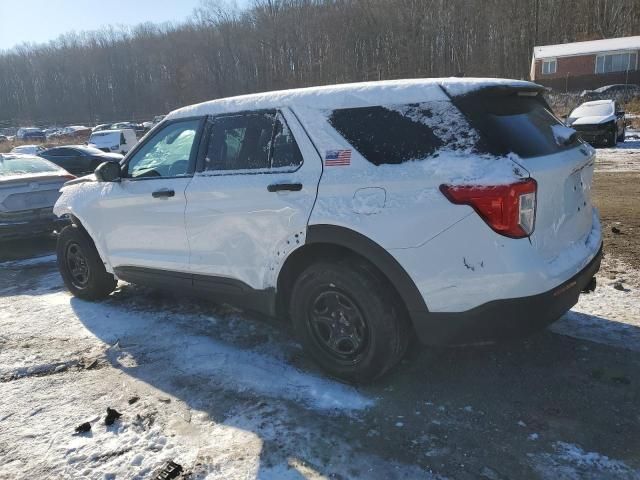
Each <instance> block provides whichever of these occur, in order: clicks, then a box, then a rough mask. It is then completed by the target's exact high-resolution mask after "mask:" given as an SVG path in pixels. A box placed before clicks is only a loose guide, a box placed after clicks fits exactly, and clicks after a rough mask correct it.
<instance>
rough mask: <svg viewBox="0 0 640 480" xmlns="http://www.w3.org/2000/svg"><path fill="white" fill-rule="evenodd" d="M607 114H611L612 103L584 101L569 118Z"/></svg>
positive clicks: (603, 115)
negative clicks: (589, 102)
mask: <svg viewBox="0 0 640 480" xmlns="http://www.w3.org/2000/svg"><path fill="white" fill-rule="evenodd" d="M608 115H613V103H611V102H607V103H592V104H588V103H584V104H582V105H580V106H579V107H578V108H576V109H575V110H574V111H573V112H571V115H569V116H570V117H571V118H580V117H606V116H608Z"/></svg>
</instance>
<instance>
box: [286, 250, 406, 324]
mask: <svg viewBox="0 0 640 480" xmlns="http://www.w3.org/2000/svg"><path fill="white" fill-rule="evenodd" d="M320 260H322V261H327V260H329V261H335V262H340V261H346V260H351V261H354V262H357V263H359V264H361V265H362V266H364V267H365V268H366V269H367V270H369V271H370V272H372V273H373V274H374V275H376V276H377V277H379V278H380V279H381V280H382V281H383V282H386V283H387V285H388V286H389V288H390V291H391V292H392V294H393V296H394V297H395V299H396V302H397V304H398V306H399V308H402V310H403V312H402V314H403V316H405V318H408V311H407V306H406V304H405V302H404V301H403V300H402V297H401V296H400V294H399V292H398V291H397V289H396V287H395V285H393V283H392V282H391V280H390V279H389V278H388V277H387V275H385V274H384V273H383V272H382V271H381V270H380V269H379V268H378V267H376V266H375V265H374V264H373V263H372V262H370V261H369V260H368V259H367V258H366V257H364V256H363V255H360V254H358V253H357V252H355V251H353V250H351V249H349V248H347V247H344V246H341V245H335V244H331V243H312V244H307V245H304V246H302V247H301V248H299V249H297V250H295V251H294V252H293V253H292V254H291V255H290V256H289V257H288V258H287V260H286V261H285V264H284V265H283V267H282V269H281V270H280V274H279V276H278V284H277V289H276V291H277V297H276V313H277V315H278V317H280V318H286V319H289V300H290V298H291V292H292V290H293V285H294V284H295V281H296V279H297V278H298V276H300V274H301V273H302V272H303V271H304V270H305V269H306V268H307V267H308V266H310V265H312V264H313V263H315V262H317V261H320Z"/></svg>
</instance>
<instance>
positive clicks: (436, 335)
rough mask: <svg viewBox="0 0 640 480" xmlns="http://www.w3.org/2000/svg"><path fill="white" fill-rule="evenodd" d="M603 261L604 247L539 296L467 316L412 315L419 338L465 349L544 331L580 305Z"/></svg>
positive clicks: (505, 302) (502, 302)
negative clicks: (579, 267)
mask: <svg viewBox="0 0 640 480" xmlns="http://www.w3.org/2000/svg"><path fill="white" fill-rule="evenodd" d="M601 259H602V245H600V249H599V250H598V253H597V254H596V255H595V257H594V258H593V259H592V260H591V262H590V263H589V264H588V265H587V266H586V267H584V268H583V269H582V270H581V271H580V272H579V273H577V274H576V275H575V276H573V277H572V278H570V279H569V280H567V281H566V282H564V283H562V284H560V285H558V286H557V287H555V288H553V289H551V290H549V291H547V292H544V293H540V294H537V295H532V296H528V297H520V298H510V299H506V300H493V301H491V302H488V303H485V304H483V305H480V306H478V307H475V308H473V309H471V310H467V311H464V312H454V313H449V312H447V313H440V312H422V313H417V312H412V314H413V315H412V318H413V319H414V322H413V324H414V327H415V329H416V333H417V334H418V338H419V339H420V341H421V342H422V343H424V344H428V345H461V344H469V343H482V342H495V341H500V340H505V339H509V338H517V337H521V336H526V335H528V334H531V333H533V332H535V331H538V330H542V329H543V328H544V327H546V326H547V325H549V324H551V323H553V322H555V321H556V320H557V319H558V318H560V317H561V316H562V315H563V314H564V313H565V312H567V311H568V310H569V309H571V307H573V306H574V305H575V304H576V303H577V302H578V297H579V295H580V292H581V291H582V290H583V289H584V288H585V287H586V286H587V285H588V284H589V282H590V281H591V279H592V278H593V276H594V275H595V274H596V272H597V271H598V270H599V269H600V261H601Z"/></svg>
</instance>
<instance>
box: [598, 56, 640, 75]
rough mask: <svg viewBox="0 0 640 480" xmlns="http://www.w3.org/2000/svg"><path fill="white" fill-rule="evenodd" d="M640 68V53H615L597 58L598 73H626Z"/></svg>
mask: <svg viewBox="0 0 640 480" xmlns="http://www.w3.org/2000/svg"><path fill="white" fill-rule="evenodd" d="M637 68H638V53H637V52H627V53H614V54H611V55H598V56H597V57H596V73H611V72H626V71H627V70H636V69H637Z"/></svg>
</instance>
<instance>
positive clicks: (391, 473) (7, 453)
mask: <svg viewBox="0 0 640 480" xmlns="http://www.w3.org/2000/svg"><path fill="white" fill-rule="evenodd" d="M0 271H1V272H2V275H0V398H1V399H2V401H1V402H0V479H13V478H71V479H76V478H77V479H79V478H83V479H85V478H87V479H94V478H95V479H115V478H118V479H120V478H135V479H143V478H151V476H152V473H154V472H156V471H157V470H158V468H159V467H161V466H162V465H163V463H164V462H166V461H168V460H175V461H176V462H178V463H179V464H181V465H183V466H184V467H185V469H186V470H188V471H189V472H191V474H192V475H191V477H189V478H192V479H205V478H208V479H231V480H234V479H254V478H257V479H267V480H269V479H273V480H281V479H283V480H287V479H292V480H293V479H296V480H297V479H300V478H311V479H320V478H363V479H387V478H408V479H413V478H421V479H422V478H424V479H439V478H442V477H440V476H438V475H435V474H432V473H431V472H430V471H427V470H424V469H422V468H420V467H418V466H415V465H407V464H400V463H397V462H395V461H393V460H388V459H384V458H381V457H379V456H376V455H373V454H369V453H367V452H366V450H365V451H363V450H362V449H361V448H360V447H359V446H358V445H352V444H347V443H345V441H344V440H343V439H341V438H339V436H338V435H336V434H335V431H333V433H332V430H331V428H334V427H331V426H329V425H330V423H331V419H335V420H336V422H337V424H338V425H344V424H346V423H350V422H355V423H358V422H360V421H361V417H360V416H361V415H363V414H364V413H365V412H367V411H368V410H371V409H375V408H376V404H377V402H378V399H374V398H370V397H369V396H367V395H366V394H364V393H362V392H361V391H359V390H358V389H356V388H353V387H350V386H347V385H344V384H341V383H337V382H334V381H332V380H329V379H327V378H326V377H323V376H322V375H321V374H320V373H318V372H316V371H313V370H311V371H310V368H311V369H312V367H309V366H308V365H304V364H303V363H301V360H300V358H301V351H300V349H299V347H298V345H297V344H295V343H294V342H292V341H291V340H290V339H289V337H288V336H287V335H285V334H284V333H282V332H281V329H279V328H273V327H271V326H270V325H268V324H266V323H264V322H259V323H258V322H251V321H247V319H246V318H245V317H243V314H241V313H239V312H237V311H234V310H232V309H229V308H228V307H213V308H212V306H211V305H207V306H203V305H202V304H200V303H198V302H190V301H180V300H176V299H172V298H166V297H165V296H164V295H162V294H158V293H154V292H151V291H149V290H146V289H143V288H139V287H135V286H131V285H126V284H123V285H121V288H120V289H119V291H117V292H116V293H115V294H114V295H113V296H112V298H111V299H109V300H107V301H104V302H100V303H89V302H84V301H81V300H78V299H75V298H72V297H71V296H70V295H69V294H68V293H67V292H66V291H64V290H63V288H62V281H61V279H60V277H59V274H58V273H57V271H56V267H55V257H54V256H45V257H36V258H33V259H28V260H20V261H10V262H4V263H0ZM611 272H617V273H614V277H615V278H609V276H611V274H612V273H611ZM605 273H606V275H605ZM27 274H28V275H27ZM616 281H622V282H623V285H624V286H625V291H620V290H616V289H614V288H613V284H614V283H615V282H616ZM639 291H640V274H639V272H637V271H634V270H633V269H631V268H628V267H627V266H624V265H621V264H619V263H617V262H615V261H614V260H611V259H605V262H604V264H603V274H602V275H599V286H598V290H596V292H595V293H592V294H589V295H583V296H582V297H581V300H580V302H579V303H578V305H577V306H576V307H575V308H574V310H572V311H571V312H569V313H568V314H567V315H566V316H565V317H564V318H563V319H562V320H560V321H559V322H557V323H556V324H555V325H554V326H553V327H552V330H553V331H554V332H556V333H559V334H562V335H569V336H572V337H576V338H581V339H587V340H591V341H594V342H599V343H605V344H609V345H612V346H615V347H620V348H626V349H631V350H635V351H640V334H638V333H637V332H638V331H640V329H639V328H638V327H640V295H639V293H638V292H639ZM150 299H151V301H150ZM136 398H137V401H135V402H133V403H130V401H132V400H133V399H136ZM107 407H112V408H116V409H117V410H118V411H120V412H121V413H122V414H123V416H122V418H121V419H120V420H118V421H116V423H115V424H114V425H112V426H106V425H104V422H103V419H104V415H105V410H106V408H107ZM465 411H469V412H472V411H473V409H472V408H471V407H469V408H468V409H467V410H465ZM85 421H89V422H91V424H92V429H91V432H88V433H85V434H75V435H74V434H73V430H74V428H75V427H76V426H77V425H79V424H80V423H83V422H85ZM404 422H405V420H402V421H397V423H396V427H398V425H399V424H404ZM311 425H313V427H311ZM339 428H341V427H339ZM398 428H399V427H398ZM318 432H322V435H321V438H320V439H319V438H318ZM528 438H529V439H530V441H531V443H532V445H533V444H535V447H533V446H532V449H533V448H535V449H536V450H533V453H530V455H529V458H528V460H527V461H528V462H529V463H530V465H531V468H533V469H534V471H535V472H536V473H537V474H538V475H539V477H540V478H544V479H554V480H555V479H570V480H573V479H578V478H580V479H582V478H586V479H596V478H614V479H617V478H631V479H634V478H640V473H639V472H638V471H636V470H633V469H632V468H631V467H629V466H628V465H626V464H625V463H623V462H621V461H619V460H615V459H610V458H607V457H606V456H604V455H602V454H599V453H596V452H586V451H584V450H583V447H582V446H580V445H576V444H572V443H565V442H563V441H552V440H549V441H548V442H544V441H543V440H540V438H538V437H537V436H536V437H535V438H532V437H531V435H530V436H529V437H528ZM534 440H535V441H534ZM425 455H426V454H425ZM487 478H490V477H487Z"/></svg>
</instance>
